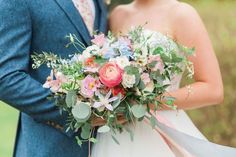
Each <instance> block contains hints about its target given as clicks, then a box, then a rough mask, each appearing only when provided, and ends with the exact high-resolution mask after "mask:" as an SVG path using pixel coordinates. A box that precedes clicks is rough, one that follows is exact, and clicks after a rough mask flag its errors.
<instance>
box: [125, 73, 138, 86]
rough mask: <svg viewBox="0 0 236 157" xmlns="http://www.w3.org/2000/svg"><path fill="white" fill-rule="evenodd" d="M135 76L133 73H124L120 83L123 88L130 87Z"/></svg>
mask: <svg viewBox="0 0 236 157" xmlns="http://www.w3.org/2000/svg"><path fill="white" fill-rule="evenodd" d="M135 81H136V78H135V75H129V74H127V73H124V75H123V77H122V85H123V86H124V87H125V88H132V87H133V86H134V84H135Z"/></svg>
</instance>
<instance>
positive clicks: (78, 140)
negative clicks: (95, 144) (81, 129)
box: [75, 136, 83, 147]
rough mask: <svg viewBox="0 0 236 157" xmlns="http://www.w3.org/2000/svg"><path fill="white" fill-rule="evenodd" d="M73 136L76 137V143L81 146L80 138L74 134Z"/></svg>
mask: <svg viewBox="0 0 236 157" xmlns="http://www.w3.org/2000/svg"><path fill="white" fill-rule="evenodd" d="M75 138H76V141H77V144H78V145H79V146H80V147H81V146H82V144H83V143H82V141H81V140H80V138H79V137H78V136H76V137H75Z"/></svg>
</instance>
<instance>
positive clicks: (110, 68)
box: [99, 63, 123, 88]
mask: <svg viewBox="0 0 236 157" xmlns="http://www.w3.org/2000/svg"><path fill="white" fill-rule="evenodd" d="M122 75H123V70H122V69H121V68H119V66H118V65H117V64H115V63H106V64H104V65H103V66H102V67H101V69H100V70H99V78H100V81H101V82H102V83H103V84H104V85H105V86H107V87H109V88H112V87H115V86H117V85H119V84H120V83H121V81H122Z"/></svg>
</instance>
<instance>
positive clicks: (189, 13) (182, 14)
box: [171, 2, 199, 20]
mask: <svg viewBox="0 0 236 157" xmlns="http://www.w3.org/2000/svg"><path fill="white" fill-rule="evenodd" d="M171 10H172V16H173V17H174V18H175V19H178V20H181V19H182V20H186V19H192V18H198V17H199V15H198V13H197V11H196V9H195V8H194V7H193V6H191V5H190V4H188V3H184V2H177V3H175V4H174V5H173V6H172V8H171Z"/></svg>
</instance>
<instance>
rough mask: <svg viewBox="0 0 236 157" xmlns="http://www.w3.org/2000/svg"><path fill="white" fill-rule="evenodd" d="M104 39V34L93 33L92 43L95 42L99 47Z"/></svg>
mask: <svg viewBox="0 0 236 157" xmlns="http://www.w3.org/2000/svg"><path fill="white" fill-rule="evenodd" d="M105 41H106V38H105V35H104V34H100V35H95V36H94V39H93V40H92V43H94V44H96V45H97V46H99V47H102V46H103V45H104V43H105Z"/></svg>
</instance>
